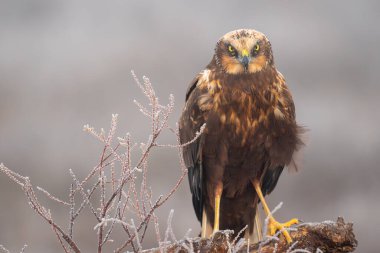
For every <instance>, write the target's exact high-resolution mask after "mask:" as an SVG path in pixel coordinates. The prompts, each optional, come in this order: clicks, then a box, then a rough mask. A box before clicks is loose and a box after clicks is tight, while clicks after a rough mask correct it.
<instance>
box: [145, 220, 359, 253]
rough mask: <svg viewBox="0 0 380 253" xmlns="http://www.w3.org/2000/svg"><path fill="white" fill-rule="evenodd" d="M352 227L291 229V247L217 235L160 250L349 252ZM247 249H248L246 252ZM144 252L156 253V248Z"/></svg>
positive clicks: (304, 225) (325, 224) (224, 233)
mask: <svg viewBox="0 0 380 253" xmlns="http://www.w3.org/2000/svg"><path fill="white" fill-rule="evenodd" d="M352 227H353V224H352V223H345V221H344V220H343V218H341V217H339V218H338V219H337V221H336V222H333V221H325V222H321V223H302V224H299V225H297V226H295V227H293V228H292V229H291V231H290V235H291V237H292V239H293V243H292V244H288V243H287V242H286V240H285V238H284V237H283V236H282V235H281V236H280V237H279V238H276V237H269V238H264V240H263V241H261V242H259V243H256V244H250V245H249V247H248V245H247V243H246V242H245V240H244V239H240V240H236V239H235V240H234V238H233V235H232V234H233V232H232V231H219V232H217V233H215V234H214V235H213V236H212V237H211V238H210V239H201V238H193V239H186V240H182V241H178V242H176V243H173V244H170V245H167V246H165V247H161V249H164V251H165V252H169V253H174V252H181V253H182V252H184V253H185V252H201V253H202V252H211V253H223V252H226V253H227V252H231V253H232V252H251V253H282V252H287V253H290V252H312V253H314V252H317V253H322V252H324V253H330V252H331V253H343V252H353V251H354V250H355V248H356V247H357V244H358V243H357V240H356V239H355V235H354V233H353V228H352ZM247 247H248V249H247ZM144 252H147V253H148V252H149V253H150V252H152V253H156V252H160V249H159V248H156V249H151V250H147V251H144Z"/></svg>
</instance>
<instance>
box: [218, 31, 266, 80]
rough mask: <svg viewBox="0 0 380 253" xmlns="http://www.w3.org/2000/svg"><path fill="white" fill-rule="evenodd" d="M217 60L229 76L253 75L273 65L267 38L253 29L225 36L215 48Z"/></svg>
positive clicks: (233, 32)
mask: <svg viewBox="0 0 380 253" xmlns="http://www.w3.org/2000/svg"><path fill="white" fill-rule="evenodd" d="M215 59H216V62H217V64H218V66H219V67H221V68H222V69H223V71H225V72H226V73H228V74H235V75H236V74H243V73H246V74H253V73H256V72H259V71H261V70H262V69H264V68H266V67H267V66H268V65H272V64H273V56H272V48H271V45H270V42H269V40H268V39H267V37H266V36H265V35H264V34H262V33H261V32H258V31H255V30H252V29H240V30H235V31H232V32H229V33H227V34H225V35H224V36H223V37H222V38H220V40H219V41H218V43H217V44H216V47H215Z"/></svg>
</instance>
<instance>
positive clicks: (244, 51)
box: [241, 49, 249, 57]
mask: <svg viewBox="0 0 380 253" xmlns="http://www.w3.org/2000/svg"><path fill="white" fill-rule="evenodd" d="M241 56H243V57H244V56H249V52H248V50H247V49H243V51H241Z"/></svg>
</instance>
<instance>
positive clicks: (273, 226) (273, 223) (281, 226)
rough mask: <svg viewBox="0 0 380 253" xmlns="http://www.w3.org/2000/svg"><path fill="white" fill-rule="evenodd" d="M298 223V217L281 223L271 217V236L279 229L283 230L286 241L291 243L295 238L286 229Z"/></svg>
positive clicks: (269, 231) (269, 232)
mask: <svg viewBox="0 0 380 253" xmlns="http://www.w3.org/2000/svg"><path fill="white" fill-rule="evenodd" d="M297 223H298V219H291V220H290V221H288V222H285V223H279V222H278V221H276V220H275V219H274V218H273V217H272V218H270V220H269V224H268V234H269V235H270V236H273V235H275V234H276V232H277V231H281V233H282V234H283V235H284V237H285V239H286V241H287V242H288V243H291V242H292V241H293V240H292V238H291V237H290V234H289V232H288V231H287V230H286V228H288V227H291V226H292V225H294V224H297Z"/></svg>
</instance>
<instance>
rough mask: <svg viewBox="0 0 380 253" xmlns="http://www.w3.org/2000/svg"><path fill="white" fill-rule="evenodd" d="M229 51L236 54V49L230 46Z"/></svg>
mask: <svg viewBox="0 0 380 253" xmlns="http://www.w3.org/2000/svg"><path fill="white" fill-rule="evenodd" d="M228 51H230V52H231V53H233V52H235V48H234V47H233V46H231V45H229V46H228Z"/></svg>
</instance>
